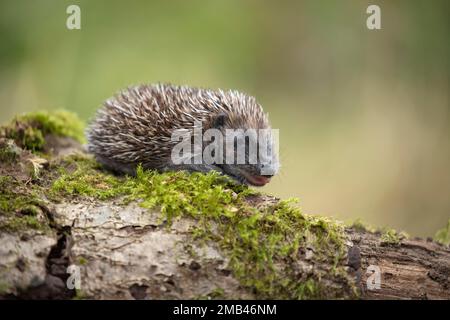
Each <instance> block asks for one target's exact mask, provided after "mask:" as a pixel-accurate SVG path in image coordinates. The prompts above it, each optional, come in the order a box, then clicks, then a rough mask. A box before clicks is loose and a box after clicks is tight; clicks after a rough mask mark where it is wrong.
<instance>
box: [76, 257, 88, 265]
mask: <svg viewBox="0 0 450 320" xmlns="http://www.w3.org/2000/svg"><path fill="white" fill-rule="evenodd" d="M86 263H87V260H86V258H84V257H79V258H78V264H79V265H81V266H84V265H85V264H86Z"/></svg>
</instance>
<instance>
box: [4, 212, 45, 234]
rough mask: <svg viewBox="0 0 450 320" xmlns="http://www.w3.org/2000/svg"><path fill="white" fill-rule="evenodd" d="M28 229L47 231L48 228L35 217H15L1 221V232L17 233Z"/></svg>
mask: <svg viewBox="0 0 450 320" xmlns="http://www.w3.org/2000/svg"><path fill="white" fill-rule="evenodd" d="M27 229H34V230H45V229H47V228H46V227H45V225H44V224H42V223H41V222H40V221H39V220H38V219H37V218H36V217H34V216H21V217H19V216H13V217H10V218H7V219H5V220H2V221H0V230H5V231H9V232H17V231H22V230H27Z"/></svg>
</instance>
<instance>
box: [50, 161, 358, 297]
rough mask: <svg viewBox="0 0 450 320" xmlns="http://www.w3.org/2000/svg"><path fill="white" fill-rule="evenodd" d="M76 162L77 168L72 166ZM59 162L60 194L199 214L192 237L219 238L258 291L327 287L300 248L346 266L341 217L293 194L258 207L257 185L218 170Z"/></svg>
mask: <svg viewBox="0 0 450 320" xmlns="http://www.w3.org/2000/svg"><path fill="white" fill-rule="evenodd" d="M71 162H73V163H74V164H75V168H73V167H72V166H71V165H68V166H67V164H69V163H71ZM73 163H72V164H73ZM60 170H61V176H60V177H59V178H58V179H56V180H55V181H54V183H53V185H52V187H51V190H52V192H53V193H55V194H56V195H60V196H64V197H68V196H72V197H80V196H81V197H93V198H96V199H101V200H104V199H109V198H114V197H121V198H122V199H123V201H125V202H127V201H133V200H139V203H140V205H141V206H142V207H144V208H154V207H158V208H159V209H160V211H161V213H162V217H163V218H164V219H166V220H167V221H168V225H170V224H171V222H172V221H174V219H180V218H183V217H188V218H192V219H195V220H196V221H197V223H196V224H195V227H193V228H192V229H191V233H192V235H193V237H194V238H195V239H199V240H202V241H214V242H215V243H217V244H218V245H219V247H220V248H221V249H222V250H223V251H224V252H225V253H226V254H227V256H228V257H229V261H230V262H229V267H230V269H231V270H232V271H233V273H234V275H235V276H236V278H237V279H239V281H240V282H241V284H242V285H243V286H245V287H248V288H251V289H252V290H253V291H254V293H255V295H256V296H257V297H259V298H277V299H283V298H285V299H304V298H319V297H323V296H329V295H330V293H329V292H326V291H325V289H324V287H323V285H322V283H321V278H322V277H326V276H327V275H326V274H320V273H314V272H312V273H310V274H308V275H306V273H304V272H303V271H302V270H301V267H299V265H298V264H299V263H300V261H301V260H302V259H304V258H305V257H304V256H302V254H300V251H301V250H300V248H303V249H305V248H308V250H311V252H313V255H312V257H310V259H311V260H312V261H318V262H325V261H328V262H330V263H331V264H332V265H333V269H332V270H329V273H330V274H334V275H342V274H344V273H345V272H342V270H341V269H342V268H343V267H342V266H341V262H342V258H343V257H344V255H345V251H346V249H345V245H344V243H345V234H344V227H343V225H341V224H339V223H337V222H335V221H331V220H328V219H325V218H322V217H317V216H309V215H306V214H304V213H302V212H301V210H300V208H298V207H297V206H296V205H295V204H294V203H293V201H280V202H278V203H276V204H274V205H268V206H266V207H265V208H263V209H261V210H258V209H256V208H254V207H252V206H250V205H249V204H248V203H247V202H246V198H247V197H248V196H249V195H252V194H254V193H255V191H253V190H252V189H249V188H248V187H245V186H241V185H236V184H234V183H233V182H232V181H230V180H229V179H227V178H226V177H223V176H221V175H220V174H218V173H216V172H211V173H208V174H202V173H191V174H189V173H186V172H183V171H180V172H168V173H157V172H154V171H148V170H143V169H142V168H141V167H139V168H138V169H137V171H136V176H134V177H128V176H127V177H117V176H113V175H111V174H109V173H108V172H105V171H103V170H102V169H101V168H100V167H99V166H98V164H97V163H96V162H95V161H94V160H92V159H91V158H89V157H82V156H76V159H75V160H74V158H73V157H72V159H71V160H68V161H67V163H66V166H63V167H62V168H60ZM343 281H344V282H346V281H348V279H344V280H343ZM346 285H351V284H349V283H347V284H346Z"/></svg>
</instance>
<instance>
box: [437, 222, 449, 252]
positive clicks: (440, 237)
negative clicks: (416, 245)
mask: <svg viewBox="0 0 450 320" xmlns="http://www.w3.org/2000/svg"><path fill="white" fill-rule="evenodd" d="M434 241H436V242H439V243H442V244H443V245H446V246H448V245H450V219H448V221H447V226H445V227H444V228H442V229H440V230H438V231H437V232H436V234H435V236H434Z"/></svg>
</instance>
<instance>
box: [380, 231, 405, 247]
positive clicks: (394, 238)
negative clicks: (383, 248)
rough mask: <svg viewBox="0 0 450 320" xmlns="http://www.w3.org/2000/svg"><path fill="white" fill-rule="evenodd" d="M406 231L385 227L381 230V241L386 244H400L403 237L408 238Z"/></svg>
mask: <svg viewBox="0 0 450 320" xmlns="http://www.w3.org/2000/svg"><path fill="white" fill-rule="evenodd" d="M408 237H409V236H408V234H406V233H405V232H397V231H396V230H394V229H389V228H384V229H382V230H381V238H380V239H381V243H382V244H385V245H399V244H400V243H401V241H402V240H403V239H406V238H408Z"/></svg>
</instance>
